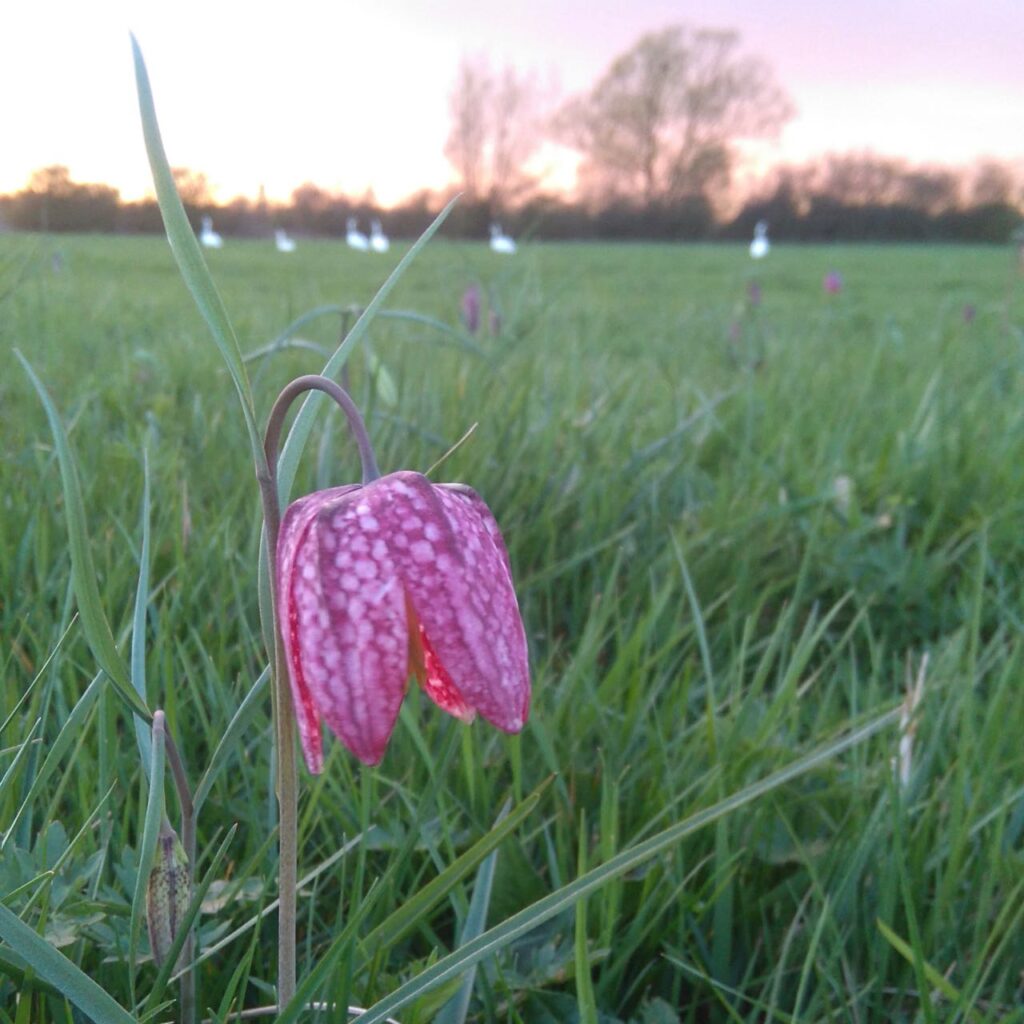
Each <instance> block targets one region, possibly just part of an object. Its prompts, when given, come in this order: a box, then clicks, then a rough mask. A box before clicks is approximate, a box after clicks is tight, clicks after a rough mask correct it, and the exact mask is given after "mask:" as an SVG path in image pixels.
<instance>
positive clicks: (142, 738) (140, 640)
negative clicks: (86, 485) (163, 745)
mask: <svg viewBox="0 0 1024 1024" xmlns="http://www.w3.org/2000/svg"><path fill="white" fill-rule="evenodd" d="M149 505H150V499H149V454H148V452H147V451H146V450H145V449H143V450H142V550H141V551H140V552H139V583H138V586H137V587H136V588H135V611H134V614H133V615H132V649H131V660H130V665H129V667H130V669H131V680H132V686H133V687H135V692H136V693H137V694H138V695H139V698H140V700H142V702H143V703H144V704H146V703H148V702H147V700H146V606H147V604H148V603H149V546H150V539H149V538H150V522H149V520H150V515H149ZM134 723H135V742H136V743H137V744H138V746H139V757H140V758H141V759H142V767H143V768H144V769H145V770H146V771H147V772H148V771H149V770H150V760H151V753H150V751H151V747H152V743H151V739H150V734H149V727H148V726H147V725H146V723H145V722H143V721H141V720H140V719H139V718H138V717H137V716H136V717H135V719H134Z"/></svg>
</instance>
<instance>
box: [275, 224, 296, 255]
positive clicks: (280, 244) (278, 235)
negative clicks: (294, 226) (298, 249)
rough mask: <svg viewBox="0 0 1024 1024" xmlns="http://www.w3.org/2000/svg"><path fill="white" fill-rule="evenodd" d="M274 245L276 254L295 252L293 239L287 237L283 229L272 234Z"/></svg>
mask: <svg viewBox="0 0 1024 1024" xmlns="http://www.w3.org/2000/svg"><path fill="white" fill-rule="evenodd" d="M274 245H276V246H277V251H278V252H295V239H293V238H289V237H288V232H287V231H285V229H284V228H278V229H277V230H276V231H275V232H274Z"/></svg>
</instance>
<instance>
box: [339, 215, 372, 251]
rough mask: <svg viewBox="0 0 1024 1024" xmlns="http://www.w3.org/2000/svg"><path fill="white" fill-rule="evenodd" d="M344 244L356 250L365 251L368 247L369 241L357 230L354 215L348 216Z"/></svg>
mask: <svg viewBox="0 0 1024 1024" xmlns="http://www.w3.org/2000/svg"><path fill="white" fill-rule="evenodd" d="M345 244H346V245H347V246H348V247H349V248H350V249H355V250H357V251H358V252H366V250H367V249H369V248H370V242H369V240H368V239H367V237H366V235H364V234H363V233H362V231H360V230H359V227H358V224H357V222H356V219H355V217H349V219H348V230H347V231H346V232H345Z"/></svg>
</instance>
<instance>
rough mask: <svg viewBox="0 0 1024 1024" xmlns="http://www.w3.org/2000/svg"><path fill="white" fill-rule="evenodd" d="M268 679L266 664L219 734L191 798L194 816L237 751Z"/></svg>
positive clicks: (197, 815) (268, 672) (268, 673)
mask: <svg viewBox="0 0 1024 1024" xmlns="http://www.w3.org/2000/svg"><path fill="white" fill-rule="evenodd" d="M269 680H270V668H269V666H268V667H267V668H265V669H264V670H263V671H262V672H261V673H260V675H259V678H258V679H257V680H256V682H255V683H253V684H252V687H251V689H250V690H249V692H248V693H247V694H246V695H245V699H244V700H243V701H242V703H241V704H239V705H238V710H237V711H236V712H235V713H234V715H232V716H231V721H230V722H229V723H228V727H227V729H225V730H224V735H223V736H221V738H220V741H219V742H218V744H217V748H216V750H214V752H213V756H212V757H211V758H210V762H209V764H207V766H206V770H205V771H204V772H203V776H202V778H201V779H200V780H199V784H198V785H197V786H196V792H195V796H193V798H192V806H193V807H194V808H195V815H196V817H199V810H200V808H201V807H202V806H203V804H204V803H205V802H206V798H207V797H208V796H209V795H210V789H211V788H212V787H213V784H214V782H216V780H217V776H218V775H220V773H221V772H222V771H223V770H224V766H225V765H226V764H227V761H228V758H229V757H230V756H231V755H232V754H233V753H237V749H238V748H237V746H236V743H237V741H238V738H239V736H241V734H242V732H243V731H244V730H245V727H246V726H247V725H248V724H249V720H250V719H251V718H252V716H253V712H255V711H257V710H259V708H260V706H261V705H260V697H261V696H262V695H263V690H264V688H265V687H266V685H267V683H268V681H269Z"/></svg>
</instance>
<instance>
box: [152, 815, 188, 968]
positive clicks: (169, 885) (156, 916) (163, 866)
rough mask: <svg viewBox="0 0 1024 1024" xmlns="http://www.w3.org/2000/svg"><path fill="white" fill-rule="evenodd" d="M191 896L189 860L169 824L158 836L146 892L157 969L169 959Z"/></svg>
mask: <svg viewBox="0 0 1024 1024" xmlns="http://www.w3.org/2000/svg"><path fill="white" fill-rule="evenodd" d="M190 897H191V893H190V892H189V881H188V858H187V857H186V856H185V850H184V848H183V847H182V845H181V842H180V840H179V839H178V836H177V833H176V832H175V831H174V829H173V828H171V826H170V825H169V824H168V823H167V822H166V821H165V822H164V823H163V825H161V827H160V834H159V835H158V836H157V840H156V856H155V857H154V859H153V868H152V870H151V871H150V873H149V885H148V887H147V889H146V924H147V925H148V927H149V945H150V948H151V949H152V951H153V959H154V960H155V961H156V964H157V966H159V965H161V964H162V963H163V962H164V961H165V960H166V959H167V954H168V953H169V952H170V950H171V945H172V944H173V942H174V938H175V936H176V935H177V934H178V929H179V928H180V927H181V922H182V920H183V919H184V917H185V913H186V911H187V910H188V905H189V900H190Z"/></svg>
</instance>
